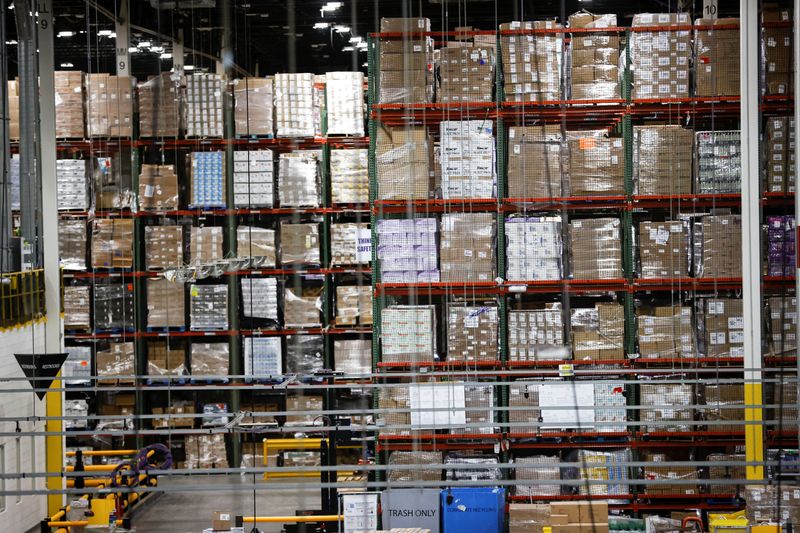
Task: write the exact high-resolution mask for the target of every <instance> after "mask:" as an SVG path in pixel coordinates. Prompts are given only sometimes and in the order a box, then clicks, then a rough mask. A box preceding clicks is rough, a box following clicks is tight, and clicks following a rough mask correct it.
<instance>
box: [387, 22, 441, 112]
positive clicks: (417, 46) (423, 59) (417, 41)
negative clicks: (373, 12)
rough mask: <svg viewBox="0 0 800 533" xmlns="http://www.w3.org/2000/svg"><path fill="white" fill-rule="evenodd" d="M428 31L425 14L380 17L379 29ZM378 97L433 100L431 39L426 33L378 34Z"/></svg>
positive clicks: (398, 100) (424, 101)
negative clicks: (403, 16)
mask: <svg viewBox="0 0 800 533" xmlns="http://www.w3.org/2000/svg"><path fill="white" fill-rule="evenodd" d="M429 31H431V21H430V20H429V19H427V18H382V19H381V32H382V33H384V32H390V33H404V34H410V33H417V34H418V33H420V32H429ZM379 51H380V57H379V58H378V64H379V65H380V69H381V70H380V80H379V81H380V84H379V85H378V87H379V88H380V94H379V101H380V102H381V103H383V104H387V103H426V102H432V101H433V74H432V73H431V72H430V65H431V64H432V63H433V40H432V39H431V38H430V37H427V36H418V35H404V36H402V37H392V38H388V37H387V38H382V39H381V40H380V43H379Z"/></svg>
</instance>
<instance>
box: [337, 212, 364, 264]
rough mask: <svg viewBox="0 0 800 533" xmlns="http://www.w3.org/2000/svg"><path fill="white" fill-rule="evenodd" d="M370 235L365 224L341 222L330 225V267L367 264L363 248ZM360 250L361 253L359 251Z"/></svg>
mask: <svg viewBox="0 0 800 533" xmlns="http://www.w3.org/2000/svg"><path fill="white" fill-rule="evenodd" d="M370 241H371V234H370V231H369V224H368V223H366V222H361V223H354V222H342V223H339V224H332V225H331V256H332V257H331V265H332V266H339V265H358V264H362V263H369V258H368V257H366V255H367V254H365V253H364V248H365V247H366V246H367V245H368V244H369V243H370ZM360 249H361V251H359V250H360Z"/></svg>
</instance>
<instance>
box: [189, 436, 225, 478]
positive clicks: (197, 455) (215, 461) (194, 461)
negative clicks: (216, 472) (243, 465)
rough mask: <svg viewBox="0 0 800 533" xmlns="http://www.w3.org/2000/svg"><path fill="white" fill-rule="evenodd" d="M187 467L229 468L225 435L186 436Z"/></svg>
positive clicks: (194, 468)
mask: <svg viewBox="0 0 800 533" xmlns="http://www.w3.org/2000/svg"><path fill="white" fill-rule="evenodd" d="M185 446H186V468H188V469H189V470H197V469H206V468H228V459H227V455H226V452H225V435H223V434H221V433H216V434H211V435H191V436H187V437H186V445H185Z"/></svg>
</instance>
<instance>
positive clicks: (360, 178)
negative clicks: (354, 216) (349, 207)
mask: <svg viewBox="0 0 800 533" xmlns="http://www.w3.org/2000/svg"><path fill="white" fill-rule="evenodd" d="M368 163H369V150H364V149H358V150H331V201H332V202H333V203H334V204H365V203H367V202H369V167H368Z"/></svg>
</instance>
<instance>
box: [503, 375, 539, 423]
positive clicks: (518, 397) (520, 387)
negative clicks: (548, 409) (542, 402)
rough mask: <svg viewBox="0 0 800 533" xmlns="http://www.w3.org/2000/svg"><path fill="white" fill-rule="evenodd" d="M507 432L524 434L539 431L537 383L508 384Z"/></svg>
mask: <svg viewBox="0 0 800 533" xmlns="http://www.w3.org/2000/svg"><path fill="white" fill-rule="evenodd" d="M508 406H509V408H510V410H509V412H508V422H509V423H510V424H511V427H509V429H508V432H509V433H511V434H526V433H538V432H539V419H540V418H541V417H542V413H541V411H540V410H539V385H535V384H528V383H512V384H511V385H509V386H508Z"/></svg>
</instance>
